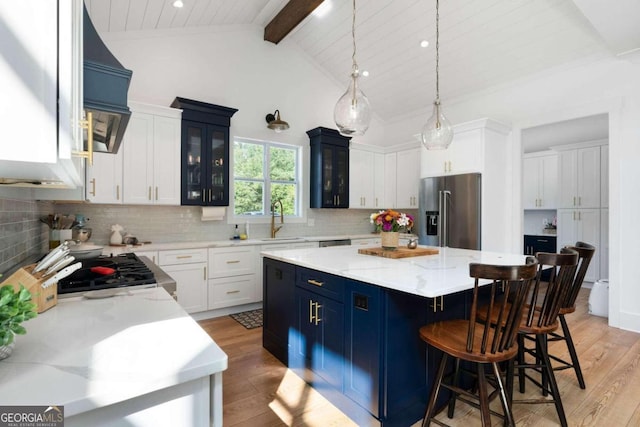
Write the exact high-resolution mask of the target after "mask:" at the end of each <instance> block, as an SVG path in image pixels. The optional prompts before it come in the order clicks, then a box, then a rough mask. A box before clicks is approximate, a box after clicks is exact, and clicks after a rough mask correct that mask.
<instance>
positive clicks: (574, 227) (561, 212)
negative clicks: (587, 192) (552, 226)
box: [558, 209, 602, 282]
mask: <svg viewBox="0 0 640 427" xmlns="http://www.w3.org/2000/svg"><path fill="white" fill-rule="evenodd" d="M600 233H601V229H600V209H558V248H562V247H564V246H567V245H571V246H572V245H575V244H576V242H578V241H581V242H586V243H589V244H591V245H594V246H595V247H596V253H595V255H594V257H593V259H592V261H591V263H590V264H589V269H588V270H587V275H586V276H585V278H584V280H585V281H587V282H595V281H596V280H598V279H599V278H600V251H601V250H602V248H601V246H600Z"/></svg>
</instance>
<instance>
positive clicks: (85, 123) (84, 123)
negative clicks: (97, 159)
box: [71, 111, 93, 166]
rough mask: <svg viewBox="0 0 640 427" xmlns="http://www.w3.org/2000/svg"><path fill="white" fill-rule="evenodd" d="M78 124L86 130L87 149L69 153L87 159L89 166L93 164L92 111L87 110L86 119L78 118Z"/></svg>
mask: <svg viewBox="0 0 640 427" xmlns="http://www.w3.org/2000/svg"><path fill="white" fill-rule="evenodd" d="M78 125H80V127H81V128H83V129H86V130H87V150H86V151H72V152H71V154H72V155H74V156H76V157H81V158H83V159H87V160H89V166H93V112H91V111H87V120H80V122H79V123H78Z"/></svg>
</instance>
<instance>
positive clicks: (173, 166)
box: [153, 116, 181, 206]
mask: <svg viewBox="0 0 640 427" xmlns="http://www.w3.org/2000/svg"><path fill="white" fill-rule="evenodd" d="M180 129H181V123H180V118H172V117H161V116H155V117H154V121H153V193H154V194H153V198H154V200H153V201H154V203H155V204H157V205H175V206H177V205H179V204H180V164H181V163H180Z"/></svg>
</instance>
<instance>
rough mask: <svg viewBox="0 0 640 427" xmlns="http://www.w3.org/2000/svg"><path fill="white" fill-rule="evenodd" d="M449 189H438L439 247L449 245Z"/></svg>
mask: <svg viewBox="0 0 640 427" xmlns="http://www.w3.org/2000/svg"><path fill="white" fill-rule="evenodd" d="M450 196H451V191H448V190H440V191H438V205H439V206H438V208H439V210H440V223H439V224H438V227H439V228H438V245H439V246H441V247H445V246H449V236H448V234H447V233H448V230H449V203H448V202H449V197H450Z"/></svg>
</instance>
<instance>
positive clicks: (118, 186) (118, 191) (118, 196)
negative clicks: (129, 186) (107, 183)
mask: <svg viewBox="0 0 640 427" xmlns="http://www.w3.org/2000/svg"><path fill="white" fill-rule="evenodd" d="M116 200H120V184H118V185H116Z"/></svg>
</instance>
